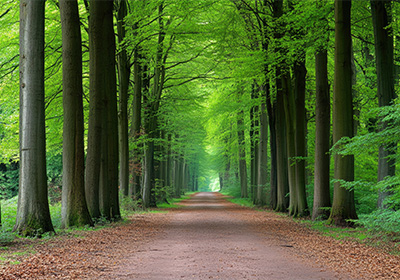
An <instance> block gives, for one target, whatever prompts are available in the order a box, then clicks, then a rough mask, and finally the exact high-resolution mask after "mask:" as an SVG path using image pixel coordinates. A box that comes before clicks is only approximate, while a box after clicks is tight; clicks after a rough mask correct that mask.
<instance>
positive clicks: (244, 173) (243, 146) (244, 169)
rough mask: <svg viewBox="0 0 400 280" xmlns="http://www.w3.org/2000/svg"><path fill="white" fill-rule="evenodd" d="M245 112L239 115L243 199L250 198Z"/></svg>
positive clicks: (238, 127)
mask: <svg viewBox="0 0 400 280" xmlns="http://www.w3.org/2000/svg"><path fill="white" fill-rule="evenodd" d="M243 114H244V113H243V111H240V112H239V114H238V120H237V129H238V144H239V174H240V190H241V191H240V193H241V195H240V196H241V197H242V198H245V197H248V194H247V164H246V143H245V139H244V124H243Z"/></svg>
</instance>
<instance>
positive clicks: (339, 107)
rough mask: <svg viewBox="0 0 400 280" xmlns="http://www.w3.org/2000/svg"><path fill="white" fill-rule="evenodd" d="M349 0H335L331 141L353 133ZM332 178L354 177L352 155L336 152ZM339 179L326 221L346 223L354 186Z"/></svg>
mask: <svg viewBox="0 0 400 280" xmlns="http://www.w3.org/2000/svg"><path fill="white" fill-rule="evenodd" d="M350 14H351V1H340V0H336V1H335V80H334V95H333V143H334V144H335V143H336V142H338V141H339V140H340V139H341V138H342V137H353V102H352V71H351V32H350V25H351V23H350V22H351V21H350V19H351V16H350ZM335 180H341V181H346V182H350V181H353V180H354V156H353V155H347V156H341V155H335ZM341 181H336V182H335V185H334V193H333V204H332V211H331V215H330V217H329V222H330V223H333V224H335V225H341V226H346V225H349V224H351V222H349V221H348V220H349V219H357V214H356V210H355V203H354V190H352V189H346V188H345V187H344V186H342V182H341Z"/></svg>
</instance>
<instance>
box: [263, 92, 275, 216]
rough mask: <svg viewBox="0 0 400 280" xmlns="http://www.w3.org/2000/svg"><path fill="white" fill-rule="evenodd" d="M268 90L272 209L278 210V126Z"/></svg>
mask: <svg viewBox="0 0 400 280" xmlns="http://www.w3.org/2000/svg"><path fill="white" fill-rule="evenodd" d="M266 90H267V103H266V106H267V113H268V122H269V147H270V152H271V156H270V158H271V163H270V166H271V170H270V180H269V182H270V183H269V184H270V201H269V203H270V207H271V208H272V209H276V207H277V189H278V181H277V144H276V126H275V114H276V113H275V103H274V104H273V103H272V102H271V94H270V91H269V88H268V89H266Z"/></svg>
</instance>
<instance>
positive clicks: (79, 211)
mask: <svg viewBox="0 0 400 280" xmlns="http://www.w3.org/2000/svg"><path fill="white" fill-rule="evenodd" d="M60 14H61V27H62V42H63V45H62V47H63V111H64V127H63V188H62V211H61V218H62V227H71V226H81V225H87V224H89V225H92V224H93V222H92V219H91V217H90V214H89V210H88V208H87V204H86V199H85V184H84V183H85V178H84V175H85V174H84V170H85V164H84V162H85V152H84V125H83V122H84V119H83V100H82V98H83V87H82V49H81V45H82V42H81V41H82V39H81V31H80V25H79V11H78V2H77V1H76V0H72V1H71V0H60Z"/></svg>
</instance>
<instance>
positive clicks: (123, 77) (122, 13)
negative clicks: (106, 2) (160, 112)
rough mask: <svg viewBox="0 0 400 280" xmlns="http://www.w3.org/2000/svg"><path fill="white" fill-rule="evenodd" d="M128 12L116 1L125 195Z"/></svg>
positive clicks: (121, 179) (124, 188) (121, 174)
mask: <svg viewBox="0 0 400 280" xmlns="http://www.w3.org/2000/svg"><path fill="white" fill-rule="evenodd" d="M127 13H128V9H127V5H126V1H125V0H119V1H118V12H117V30H118V43H119V48H120V50H119V53H118V74H119V75H118V76H119V77H118V78H119V110H118V127H119V129H118V136H119V163H120V168H119V185H120V188H121V191H122V193H123V194H124V195H125V196H128V195H129V143H128V89H129V76H130V72H131V69H130V63H129V59H128V55H127V52H126V47H125V46H124V43H123V42H124V39H125V34H126V31H125V17H126V15H127Z"/></svg>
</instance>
